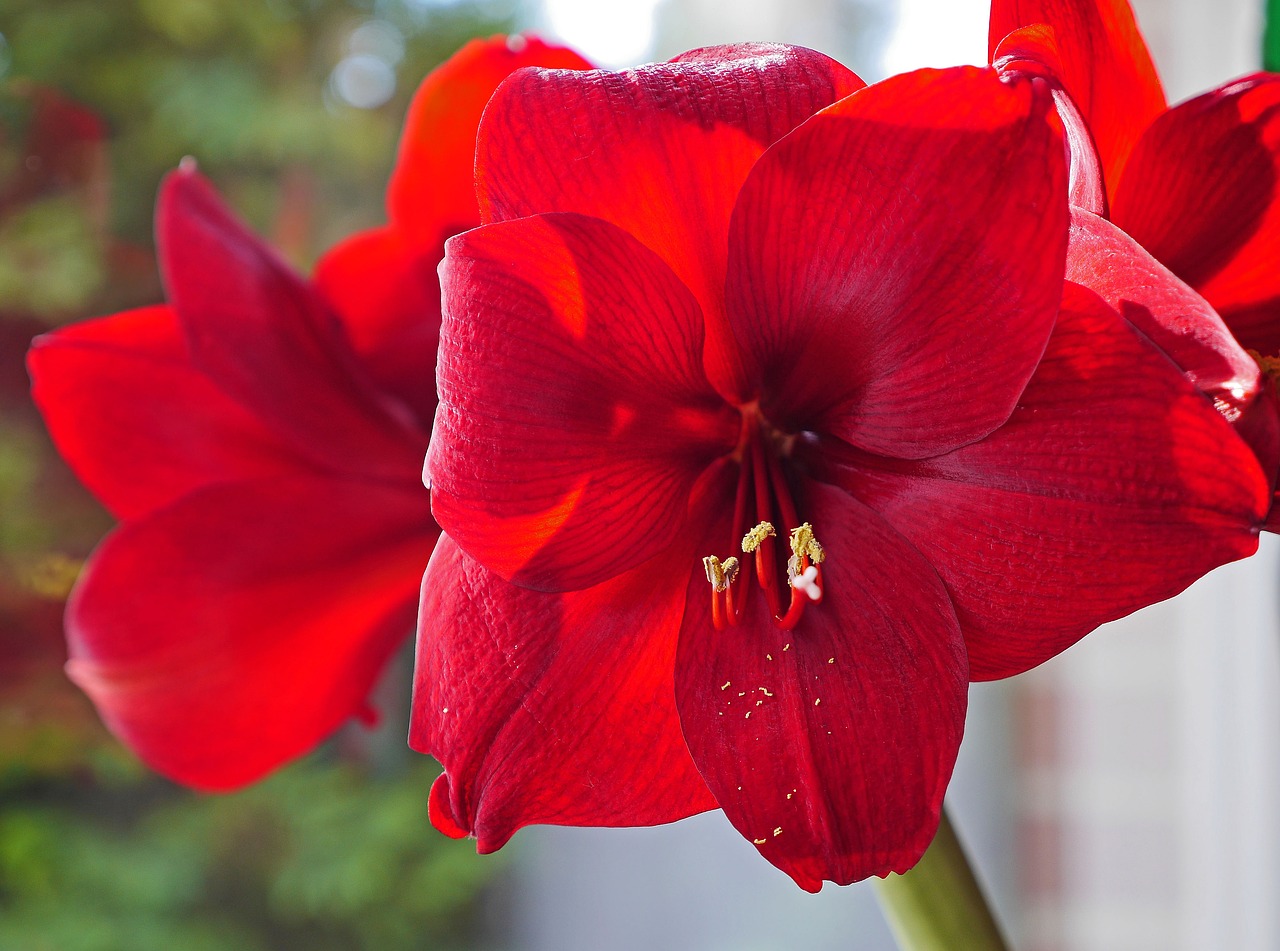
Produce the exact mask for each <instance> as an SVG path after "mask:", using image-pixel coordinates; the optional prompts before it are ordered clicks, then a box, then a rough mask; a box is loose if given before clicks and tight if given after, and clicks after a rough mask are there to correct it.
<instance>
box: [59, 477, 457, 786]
mask: <svg viewBox="0 0 1280 951" xmlns="http://www.w3.org/2000/svg"><path fill="white" fill-rule="evenodd" d="M436 531H437V530H436V528H435V526H434V525H433V524H432V523H431V520H430V517H429V516H428V514H427V501H426V493H425V492H422V493H420V494H418V493H411V492H406V491H401V490H397V489H391V488H385V487H382V486H378V485H373V484H369V483H359V482H354V481H352V482H348V481H342V480H337V479H321V478H307V477H296V478H289V479H274V480H259V481H256V482H243V483H235V484H230V485H218V486H209V487H206V488H204V489H201V490H199V491H197V492H193V493H191V494H190V495H187V496H186V497H184V498H182V499H181V500H179V501H178V502H177V503H175V504H174V505H172V506H170V507H169V508H166V509H162V510H160V511H157V512H153V513H152V514H150V515H148V516H146V517H145V518H142V519H140V520H137V521H132V522H126V523H124V524H123V525H122V526H120V527H119V528H118V529H116V531H115V532H113V533H112V534H111V535H109V536H107V538H106V540H105V541H104V542H103V543H102V545H101V546H100V547H99V548H98V550H97V551H96V552H95V553H94V555H93V557H92V558H91V559H90V561H89V564H88V565H87V567H86V569H85V572H84V574H83V575H82V576H81V579H80V582H79V584H78V586H77V587H76V590H75V592H74V593H73V595H72V598H71V601H70V603H69V605H68V609H67V639H68V643H69V647H70V653H71V660H70V662H69V664H68V668H67V669H68V673H69V674H70V676H71V678H72V679H73V680H75V681H76V683H78V684H79V685H80V686H81V687H82V688H83V689H84V690H85V692H86V693H88V694H89V696H90V697H92V698H93V701H94V703H95V704H97V706H98V710H99V712H100V713H101V714H102V717H103V719H104V720H105V721H106V723H107V725H108V726H109V727H110V728H111V729H112V730H113V731H114V732H115V733H116V735H118V736H119V737H120V738H121V740H123V741H124V743H125V744H126V745H128V746H129V747H130V748H131V749H133V750H134V751H135V752H136V753H137V754H138V755H139V756H140V757H142V759H143V760H144V761H146V762H147V763H148V765H150V766H151V767H152V768H154V769H156V770H158V771H160V772H161V773H164V774H165V775H166V776H169V777H171V778H173V779H175V780H177V781H178V782H181V783H185V784H187V785H190V786H195V787H197V788H200V789H230V788H233V787H236V786H241V785H243V784H245V783H248V782H251V781H253V780H255V779H257V778H259V777H260V776H262V775H263V774H264V773H267V772H269V771H270V770H272V769H274V768H275V767H277V766H279V765H281V764H282V763H284V762H286V761H288V760H290V759H292V758H294V757H296V756H299V755H301V754H303V753H306V752H308V751H309V750H311V749H312V748H313V747H314V746H315V745H316V744H317V743H319V742H320V741H321V740H322V739H324V737H326V736H327V735H328V734H329V733H331V732H332V731H333V730H334V729H335V728H336V727H337V726H338V725H339V724H341V723H342V722H343V721H344V720H346V719H347V718H348V717H350V716H352V715H353V714H355V713H356V712H357V711H358V710H359V709H360V708H361V707H362V705H363V704H364V702H365V700H366V696H367V694H368V691H369V688H370V686H371V685H372V684H373V682H374V680H375V678H376V677H377V676H378V674H379V672H380V671H381V669H382V667H383V665H384V664H385V662H386V661H387V659H388V658H389V657H390V656H391V654H392V653H393V652H394V651H395V649H396V647H397V646H398V645H399V644H400V643H401V642H402V641H403V640H404V638H405V635H407V634H408V633H409V631H410V629H411V628H412V623H413V606H414V597H415V592H416V590H417V586H418V580H419V573H420V572H421V570H422V565H423V563H424V562H425V561H426V559H427V556H428V554H429V553H430V550H431V546H432V543H433V541H434V539H435V535H436Z"/></svg>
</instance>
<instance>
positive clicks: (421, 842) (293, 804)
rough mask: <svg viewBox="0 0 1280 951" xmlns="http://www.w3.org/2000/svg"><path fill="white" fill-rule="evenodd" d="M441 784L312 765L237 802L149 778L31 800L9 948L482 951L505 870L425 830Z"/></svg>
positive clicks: (10, 845)
mask: <svg viewBox="0 0 1280 951" xmlns="http://www.w3.org/2000/svg"><path fill="white" fill-rule="evenodd" d="M433 776H434V769H433V768H431V767H429V766H427V765H418V766H416V767H415V768H413V769H411V770H410V771H409V772H408V773H407V774H406V775H404V776H403V777H402V778H401V779H399V780H396V781H377V780H370V779H369V778H367V777H366V776H364V775H363V774H361V773H360V772H358V771H356V770H355V769H352V768H349V767H343V766H341V765H336V766H335V765H329V766H326V765H322V764H321V763H319V762H311V763H308V764H301V765H297V766H294V767H291V768H289V769H287V770H284V771H282V772H281V773H279V774H277V775H276V776H274V777H272V778H270V779H268V780H266V781H264V782H262V783H259V784H258V785H256V786H254V787H253V788H251V789H248V790H245V791H244V792H241V793H238V794H235V795H231V796H220V797H198V796H195V795H192V794H188V793H184V792H182V791H180V790H176V789H173V788H172V787H168V786H166V785H165V784H162V783H160V782H158V781H146V780H141V781H140V780H139V779H138V778H137V777H133V778H127V779H117V780H116V781H115V782H114V783H110V782H108V783H105V784H103V783H100V784H97V785H94V786H91V787H89V788H88V789H87V790H86V789H82V788H78V787H76V786H74V785H64V786H61V787H49V788H39V787H36V788H32V789H28V790H27V791H26V793H25V794H24V795H21V796H19V797H17V798H14V799H12V801H10V802H8V803H7V804H6V805H5V807H4V809H3V810H2V811H0V948H3V949H14V951H17V949H23V951H122V949H128V951H176V949H181V951H290V949H295V948H296V949H299V951H302V949H306V951H331V949H332V951H354V949H362V951H363V949H367V951H401V949H403V951H410V949H413V951H418V949H423V948H431V949H435V951H454V949H462V948H465V947H471V946H473V945H472V944H471V941H472V939H471V938H470V930H471V929H470V927H469V926H470V925H471V923H472V922H471V918H472V916H473V915H474V912H475V908H476V903H475V898H476V893H477V890H478V889H479V888H480V887H481V886H482V885H483V884H484V882H485V881H486V880H487V879H488V877H489V876H490V874H491V873H492V871H493V870H494V864H493V863H492V862H485V863H480V862H478V861H477V858H476V856H475V854H474V851H473V849H472V848H471V847H470V846H469V845H468V844H466V843H463V842H454V841H452V840H449V839H445V838H444V837H443V836H440V835H439V834H438V833H436V832H434V831H433V830H432V829H431V828H430V827H429V826H427V824H426V823H425V822H424V821H423V802H424V794H425V791H426V790H427V788H428V787H429V786H430V783H431V780H432V778H433ZM90 807H91V808H90Z"/></svg>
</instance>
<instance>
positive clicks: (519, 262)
mask: <svg viewBox="0 0 1280 951" xmlns="http://www.w3.org/2000/svg"><path fill="white" fill-rule="evenodd" d="M441 283H442V286H443V288H444V315H445V316H444V326H443V329H442V331H441V347H440V365H439V371H438V382H439V387H440V400H441V402H440V410H439V413H438V414H437V417H436V426H435V435H434V438H433V440H432V443H431V450H430V453H429V455H428V459H427V471H428V473H429V477H430V480H431V486H432V507H433V510H434V512H435V514H436V518H437V519H438V520H439V521H440V524H441V525H442V526H443V527H444V528H445V530H446V531H447V532H448V533H449V534H450V535H451V536H452V537H453V538H454V540H455V541H457V542H458V543H459V544H460V545H461V546H462V548H463V549H464V550H465V551H466V552H467V553H468V554H470V555H471V556H472V557H474V558H476V559H477V560H478V561H480V562H481V563H482V564H484V565H485V567H487V568H489V569H490V570H491V571H494V572H496V573H497V574H499V575H501V576H502V577H504V578H508V579H514V580H515V581H516V582H518V583H520V584H523V585H528V586H530V587H538V588H543V589H548V590H568V589H572V588H583V587H587V586H589V585H592V584H596V583H597V582H600V581H603V580H604V579H606V578H611V577H613V576H615V575H617V574H620V573H621V572H623V571H626V570H627V569H628V568H631V567H633V566H635V565H637V564H639V563H640V562H642V561H644V560H645V559H646V558H649V557H651V556H653V555H655V554H657V553H658V552H659V551H661V550H663V549H664V548H666V547H667V546H668V545H669V544H670V543H671V541H672V539H673V538H674V536H675V533H676V531H677V529H678V528H679V527H680V526H681V525H682V524H683V522H684V520H685V517H686V509H687V506H688V501H689V492H690V490H691V488H692V487H693V484H694V482H695V481H696V479H697V478H698V476H699V474H700V473H701V472H702V471H703V470H704V469H705V468H706V466H707V465H708V463H710V462H711V460H713V459H714V458H715V457H716V456H719V455H722V454H725V453H728V452H729V451H730V450H732V449H733V447H734V445H735V443H736V442H737V439H738V431H739V427H740V419H739V414H737V413H736V412H734V411H732V410H731V409H730V408H729V407H728V406H726V405H725V404H724V403H723V401H721V400H720V398H719V397H718V396H716V394H715V392H714V391H713V390H712V389H711V388H710V386H709V384H708V383H707V381H706V378H705V377H704V376H703V374H702V367H701V362H700V357H701V350H702V322H701V315H700V314H699V311H698V305H697V302H696V301H694V299H693V297H692V295H690V294H689V292H688V290H687V289H686V288H685V287H684V285H682V284H681V283H680V281H679V279H678V278H677V277H676V276H675V275H674V274H672V273H671V270H670V269H669V268H668V267H667V266H666V265H665V264H663V263H662V261H661V260H660V259H659V258H658V256H657V255H655V254H654V253H653V252H651V251H649V250H647V249H646V248H644V247H642V246H641V245H640V244H639V243H638V242H636V240H635V239H634V238H632V237H630V236H629V235H627V234H626V233H624V232H622V231H620V230H618V229H617V228H616V227H614V226H613V225H610V224H607V223H606V222H603V221H599V220H596V219H593V218H585V217H583V216H581V215H539V216H537V217H534V218H526V219H520V220H516V221H508V222H502V223H500V224H496V225H489V226H486V227H483V228H480V229H478V230H476V231H471V232H468V233H467V234H463V235H459V236H458V237H456V238H454V239H453V240H451V241H450V242H449V245H448V253H447V256H446V258H445V263H444V266H443V267H442V269H441Z"/></svg>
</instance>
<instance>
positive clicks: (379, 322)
mask: <svg viewBox="0 0 1280 951" xmlns="http://www.w3.org/2000/svg"><path fill="white" fill-rule="evenodd" d="M443 255H444V245H443V243H442V244H439V245H437V246H436V247H434V248H433V249H431V251H430V252H429V253H428V252H420V251H418V250H415V249H414V248H413V247H412V246H411V245H410V243H409V242H408V241H406V240H405V238H404V236H403V235H402V234H401V232H399V231H398V230H396V229H394V228H375V229H372V230H369V231H362V232H360V233H358V234H355V235H352V236H351V237H350V238H348V239H347V240H345V241H343V242H342V243H340V244H338V245H336V246H335V247H333V248H332V249H330V250H329V252H328V253H327V254H325V256H324V257H322V258H321V259H320V262H319V263H318V264H317V265H316V273H315V277H314V281H315V284H316V287H317V289H318V290H319V293H320V294H321V296H322V297H324V298H325V299H326V300H327V302H328V303H329V305H330V306H331V307H332V308H333V310H334V312H335V313H336V314H337V315H338V319H339V320H341V321H342V325H343V327H344V329H345V330H346V332H347V337H348V338H349V339H350V341H351V346H352V348H353V349H354V350H355V352H356V354H357V355H358V356H359V357H360V361H361V363H362V364H363V365H364V367H365V369H366V370H368V372H369V374H370V375H371V376H372V377H373V378H374V380H376V381H377V383H378V385H379V386H380V387H381V388H382V389H384V390H386V391H388V392H390V393H394V394H395V395H396V396H398V397H399V398H400V399H401V400H403V401H404V403H405V405H406V406H408V407H409V408H410V409H412V410H413V412H414V415H415V416H416V418H417V421H418V424H419V426H420V428H421V429H423V430H424V431H429V430H430V428H431V418H432V417H433V416H434V415H435V408H436V375H435V365H436V350H437V349H438V348H439V345H440V282H439V279H438V278H437V277H436V267H437V266H438V265H439V263H440V258H441V257H442V256H443Z"/></svg>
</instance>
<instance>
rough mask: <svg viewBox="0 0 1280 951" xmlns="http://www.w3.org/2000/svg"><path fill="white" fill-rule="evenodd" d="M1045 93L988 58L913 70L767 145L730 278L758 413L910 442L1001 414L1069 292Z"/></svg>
mask: <svg viewBox="0 0 1280 951" xmlns="http://www.w3.org/2000/svg"><path fill="white" fill-rule="evenodd" d="M1052 108H1053V105H1052V98H1051V96H1050V94H1049V90H1048V89H1047V87H1044V86H1042V85H1039V84H1035V83H1031V82H1018V83H1006V82H1002V81H1001V80H1000V78H999V77H998V76H997V74H996V73H995V71H994V70H988V69H982V70H980V69H973V68H970V67H963V68H958V69H953V70H945V71H941V72H939V71H932V70H922V71H920V72H916V73H908V74H905V75H902V76H895V77H893V78H892V79H888V80H885V81H884V82H882V83H877V84H876V85H874V86H870V87H868V88H867V89H865V90H863V91H862V92H859V93H857V94H856V95H853V96H850V97H849V98H847V99H845V100H843V101H842V102H840V103H838V104H837V105H835V106H832V107H831V108H830V109H827V110H826V111H824V112H823V113H822V114H821V115H819V116H816V117H815V118H813V119H811V120H810V121H809V122H807V123H805V125H804V126H802V127H801V128H799V129H797V130H796V131H795V132H793V133H792V134H791V135H789V136H787V137H786V138H785V139H783V140H782V141H781V142H779V143H778V144H777V145H775V146H773V147H772V148H771V149H770V150H769V151H768V152H766V153H765V155H764V156H763V157H762V158H761V159H760V162H759V163H758V164H757V165H756V168H755V169H754V170H753V172H752V174H751V177H750V178H749V179H748V180H747V183H746V185H745V186H744V187H743V190H742V196H741V198H740V199H739V201H738V207H737V208H736V209H735V211H734V218H733V227H732V231H731V233H730V245H729V248H730V251H729V277H728V282H727V291H726V294H727V299H728V310H729V316H730V321H731V323H732V326H733V329H734V331H735V332H736V334H737V336H738V339H739V341H740V342H741V344H742V348H743V352H744V358H745V359H746V361H747V364H748V367H749V368H750V372H751V374H752V376H753V379H754V380H756V381H758V387H759V392H760V400H761V406H762V408H763V409H764V412H765V415H766V416H768V417H769V418H770V419H771V420H772V421H773V422H774V423H775V424H777V425H779V426H781V427H782V428H784V429H790V430H791V431H798V430H819V431H823V432H829V433H832V434H834V435H837V436H839V437H840V438H842V439H845V440H848V441H849V442H852V443H854V444H856V445H859V446H862V447H863V448H866V449H869V450H872V451H875V452H882V453H887V454H890V455H894V456H903V457H913V458H914V457H921V456H928V455H933V454H935V453H938V452H943V451H946V450H948V449H953V448H955V447H956V446H958V445H961V444H963V443H965V442H968V441H970V440H973V439H975V438H978V437H980V436H983V435H985V434H986V433H988V432H990V431H991V430H992V429H994V428H995V427H996V426H998V425H1000V424H1001V423H1002V422H1004V421H1005V420H1006V419H1008V418H1009V414H1010V413H1011V412H1012V411H1013V407H1014V404H1015V403H1016V402H1017V399H1018V395H1019V394H1020V393H1021V392H1022V389H1023V387H1025V386H1026V383H1027V380H1028V379H1030V377H1031V373H1032V371H1033V370H1034V369H1035V366H1036V362H1037V361H1038V360H1039V359H1040V355H1041V353H1043V351H1044V346H1045V342H1046V341H1047V340H1048V338H1049V333H1050V331H1051V329H1052V327H1053V320H1054V315H1055V314H1056V313H1057V309H1058V303H1059V301H1060V299H1061V294H1062V268H1063V258H1064V256H1065V253H1066V239H1067V203H1066V184H1067V183H1066V169H1065V161H1064V149H1063V142H1062V135H1061V131H1060V128H1059V127H1058V124H1057V121H1056V118H1055V117H1054V116H1053V112H1052Z"/></svg>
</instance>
